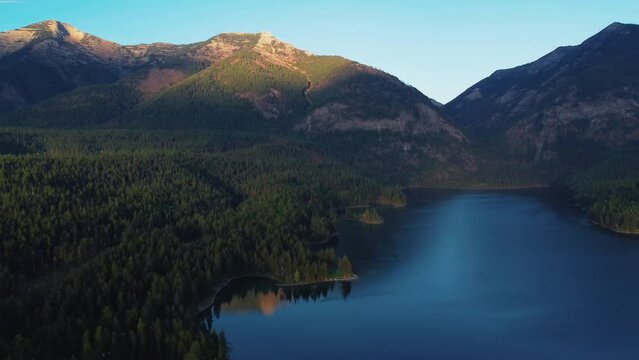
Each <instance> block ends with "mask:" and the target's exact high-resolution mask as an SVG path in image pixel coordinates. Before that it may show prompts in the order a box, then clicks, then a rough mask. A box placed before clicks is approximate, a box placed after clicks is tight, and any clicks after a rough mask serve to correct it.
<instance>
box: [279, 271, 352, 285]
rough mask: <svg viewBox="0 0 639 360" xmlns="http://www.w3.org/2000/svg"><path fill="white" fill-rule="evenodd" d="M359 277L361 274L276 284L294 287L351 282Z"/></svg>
mask: <svg viewBox="0 0 639 360" xmlns="http://www.w3.org/2000/svg"><path fill="white" fill-rule="evenodd" d="M357 279H359V276H357V275H355V274H353V275H351V276H350V277H348V278H345V277H342V278H329V279H324V280H313V281H300V282H292V283H284V284H282V283H279V284H275V286H277V287H294V286H303V285H313V284H323V283H330V282H338V281H341V282H351V281H355V280H357Z"/></svg>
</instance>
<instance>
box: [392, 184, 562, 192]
mask: <svg viewBox="0 0 639 360" xmlns="http://www.w3.org/2000/svg"><path fill="white" fill-rule="evenodd" d="M552 187H553V186H552V185H548V184H535V185H520V186H496V185H488V186H483V185H469V186H462V185H460V186H448V185H442V186H436V185H415V186H406V187H403V188H401V190H402V191H404V190H416V189H417V190H418V189H426V190H428V189H432V190H487V191H488V190H491V191H495V190H534V189H549V188H552Z"/></svg>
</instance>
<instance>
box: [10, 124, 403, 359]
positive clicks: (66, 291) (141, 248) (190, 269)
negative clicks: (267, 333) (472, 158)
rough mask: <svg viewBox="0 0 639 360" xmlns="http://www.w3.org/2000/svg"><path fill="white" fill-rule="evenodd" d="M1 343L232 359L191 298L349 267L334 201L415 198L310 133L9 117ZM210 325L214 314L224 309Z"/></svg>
mask: <svg viewBox="0 0 639 360" xmlns="http://www.w3.org/2000/svg"><path fill="white" fill-rule="evenodd" d="M0 153H1V155H0V211H1V213H2V214H3V216H2V217H0V240H1V245H0V246H1V248H0V291H1V292H2V293H3V296H2V298H1V299H0V356H1V357H3V358H5V357H6V358H9V359H60V358H76V359H94V358H112V359H127V358H153V359H175V358H186V359H205V358H206V359H215V358H217V359H225V358H227V357H228V350H229V345H228V344H227V343H226V340H225V337H224V334H217V333H215V332H210V331H208V329H207V328H206V327H204V325H203V324H202V322H201V321H198V320H197V319H196V318H195V317H194V316H193V313H194V311H195V307H196V306H197V304H198V301H200V300H201V299H202V298H205V297H207V296H210V292H211V290H212V289H213V288H214V286H215V284H216V283H219V282H221V281H223V280H224V279H226V278H228V277H230V276H234V275H238V274H250V273H270V274H273V275H274V276H276V277H278V278H280V279H282V280H283V281H300V280H303V281H311V280H316V279H322V278H326V277H327V276H329V275H332V274H334V273H335V272H336V271H339V269H338V264H337V259H336V258H335V255H334V253H332V254H331V253H330V252H329V251H322V252H319V253H316V252H313V251H311V250H310V248H309V246H308V244H310V243H312V242H314V241H318V240H324V239H325V238H326V237H327V236H329V235H330V234H332V233H334V231H335V230H334V221H335V217H336V215H335V213H334V211H333V209H335V208H338V207H342V206H349V205H356V204H362V203H369V202H381V203H388V204H395V205H398V204H403V202H404V198H403V195H402V194H401V192H400V191H399V190H397V189H396V188H392V187H387V186H384V185H382V184H380V183H378V182H376V181H374V180H371V179H370V178H369V177H366V176H364V175H361V174H360V173H359V172H357V171H356V170H352V169H351V168H350V167H348V166H345V165H344V164H343V163H341V162H339V161H337V160H333V159H332V157H330V156H327V155H326V154H323V153H321V152H318V150H317V149H314V148H313V147H311V146H309V145H308V144H305V143H303V142H296V141H289V140H285V139H280V138H275V137H269V136H265V135H259V134H249V133H247V134H242V133H233V134H227V133H220V132H215V133H213V132H189V131H184V132H179V131H178V132H149V131H133V130H131V131H128V130H66V131H55V130H16V129H4V130H2V131H0ZM213 327H215V325H214V324H213Z"/></svg>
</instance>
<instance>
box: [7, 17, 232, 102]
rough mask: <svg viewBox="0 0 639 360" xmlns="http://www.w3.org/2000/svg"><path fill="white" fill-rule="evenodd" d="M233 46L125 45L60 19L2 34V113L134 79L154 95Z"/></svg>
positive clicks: (215, 43)
mask: <svg viewBox="0 0 639 360" xmlns="http://www.w3.org/2000/svg"><path fill="white" fill-rule="evenodd" d="M234 48H235V47H234V46H233V45H232V44H228V43H224V42H220V41H218V40H216V39H209V40H207V41H203V42H199V43H195V44H188V45H172V44H165V43H155V44H141V45H135V46H121V45H119V44H116V43H114V42H111V41H107V40H104V39H101V38H99V37H97V36H93V35H91V34H88V33H85V32H82V31H80V30H78V29H77V28H75V27H74V26H72V25H69V24H65V23H62V22H59V21H55V20H48V21H44V22H41V23H37V24H32V25H29V26H26V27H24V28H20V29H16V30H12V31H8V32H3V33H0V111H7V110H13V109H16V108H21V107H25V106H27V105H30V104H33V103H37V102H38V101H41V100H44V99H48V98H51V97H52V96H55V95H58V94H61V93H64V92H68V91H70V90H74V89H77V88H81V87H83V86H87V85H96V84H109V83H115V82H117V81H120V80H122V79H124V78H127V77H131V76H133V75H135V76H136V77H137V79H136V80H137V81H136V87H137V88H138V89H139V91H140V92H141V93H142V94H145V95H149V94H152V93H155V92H157V91H159V90H162V89H163V88H165V87H166V86H169V85H171V84H172V83H174V82H176V81H177V80H181V79H184V78H185V77H187V76H188V75H190V74H192V73H194V72H196V71H199V70H201V69H203V68H206V67H207V66H209V65H211V64H212V63H214V62H216V61H219V60H221V59H223V58H224V57H225V56H227V55H228V54H230V53H231V52H232V51H233V50H234Z"/></svg>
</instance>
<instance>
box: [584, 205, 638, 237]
mask: <svg viewBox="0 0 639 360" xmlns="http://www.w3.org/2000/svg"><path fill="white" fill-rule="evenodd" d="M586 213H587V211H586ZM588 221H589V222H590V223H591V224H592V225H595V226H596V227H598V228H600V229H602V230H606V231H608V232H612V233H614V234H618V235H626V236H631V237H639V230H638V231H625V230H621V229H617V228H614V227H612V226H608V225H604V224H602V223H600V222H597V221H595V220H594V219H592V218H590V215H588Z"/></svg>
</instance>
